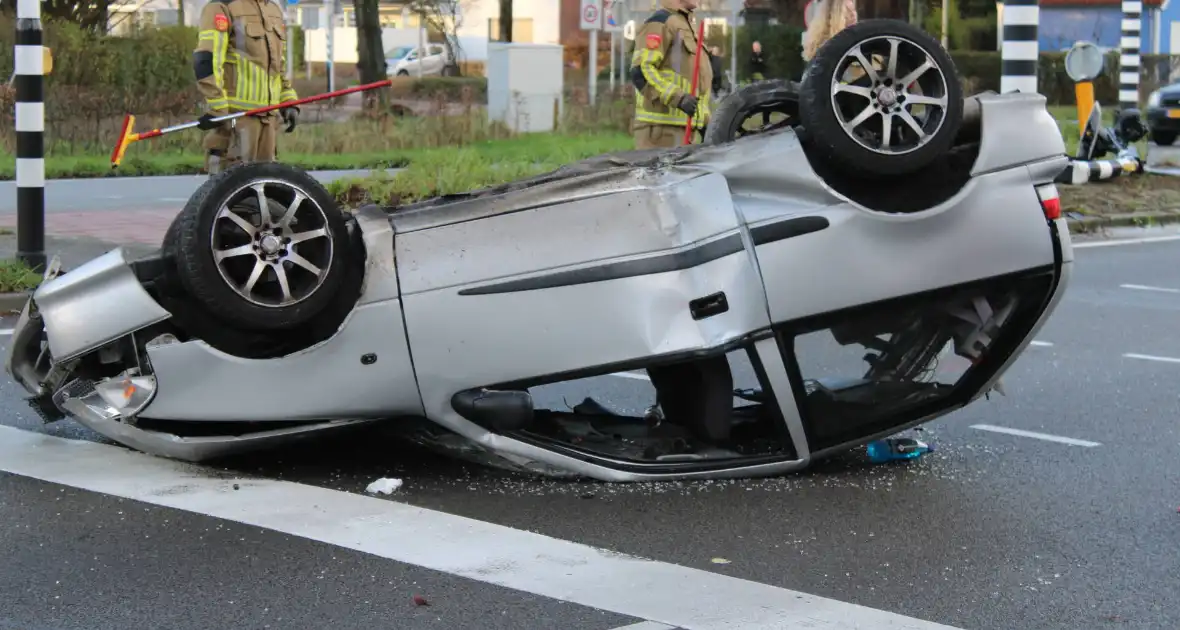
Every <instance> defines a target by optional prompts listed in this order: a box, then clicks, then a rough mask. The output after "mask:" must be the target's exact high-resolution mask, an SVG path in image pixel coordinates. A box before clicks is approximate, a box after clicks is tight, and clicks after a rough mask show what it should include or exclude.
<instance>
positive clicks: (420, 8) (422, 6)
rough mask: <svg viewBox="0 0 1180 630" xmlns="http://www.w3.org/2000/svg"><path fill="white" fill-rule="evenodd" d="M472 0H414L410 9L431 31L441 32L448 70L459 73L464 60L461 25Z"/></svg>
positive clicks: (446, 69) (444, 71)
mask: <svg viewBox="0 0 1180 630" xmlns="http://www.w3.org/2000/svg"><path fill="white" fill-rule="evenodd" d="M470 2H471V0H412V1H411V2H410V10H411V11H413V12H414V13H417V14H418V16H419V17H420V18H421V19H422V23H423V24H424V25H425V26H426V28H427V29H428V30H429V31H433V32H435V33H439V34H440V35H442V37H443V44H444V45H445V46H446V48H447V53H448V58H447V67H446V68H444V69H443V74H447V73H448V72H451V73H454V74H458V70H459V67H460V66H459V63H460V62H461V61H463V48H462V45H461V44H460V42H459V27H460V26H462V24H463V14H464V11H466V10H468V9H469V8H470Z"/></svg>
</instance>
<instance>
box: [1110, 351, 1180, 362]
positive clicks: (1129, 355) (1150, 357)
mask: <svg viewBox="0 0 1180 630" xmlns="http://www.w3.org/2000/svg"><path fill="white" fill-rule="evenodd" d="M1123 356H1124V357H1126V358H1128V359H1142V360H1144V361H1159V362H1160V363H1180V359H1177V358H1174V357H1158V356H1155V355H1152V354H1135V353H1134V352H1128V353H1126V354H1124V355H1123Z"/></svg>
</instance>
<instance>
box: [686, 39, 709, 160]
mask: <svg viewBox="0 0 1180 630" xmlns="http://www.w3.org/2000/svg"><path fill="white" fill-rule="evenodd" d="M697 31H698V32H697V55H696V58H695V59H693V62H692V95H693V96H696V95H697V82H698V81H699V80H700V77H701V46H702V45H703V44H704V43H705V21H704V20H701V27H700V28H699V29H697ZM691 142H692V116H689V117H688V124H686V125H685V126H684V144H690V143H691Z"/></svg>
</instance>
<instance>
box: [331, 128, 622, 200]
mask: <svg viewBox="0 0 1180 630" xmlns="http://www.w3.org/2000/svg"><path fill="white" fill-rule="evenodd" d="M522 140H524V141H523V142H520V143H516V144H512V145H508V146H505V145H503V144H486V145H483V146H481V145H475V146H471V147H463V148H460V149H430V150H425V151H422V152H420V153H418V154H417V155H416V156H415V157H414V159H413V160H411V161H410V163H409V165H408V166H406V168H405V170H403V171H401V172H399V173H397V174H393V175H390V174H388V173H385V172H375V173H372V174H370V175H368V176H366V177H350V178H343V179H337V180H334V181H332V182H330V183H329V184H328V190H329V192H331V193H332V194H333V195H335V196H336V199H337V200H338V201H339V202H340V203H341V205H343V206H344V207H347V208H355V207H357V206H360V205H363V204H365V203H378V204H382V205H391V206H395V205H400V204H406V203H412V202H414V201H418V200H420V199H426V198H430V197H435V196H439V195H450V194H455V193H462V192H468V191H472V190H479V189H481V188H487V187H490V186H497V185H499V184H504V183H508V182H512V181H517V180H521V179H525V178H528V177H532V176H535V175H540V174H542V173H547V172H549V171H552V170H555V169H558V168H560V167H562V166H564V165H566V164H569V163H571V162H577V161H578V160H584V159H586V158H589V157H594V156H596V155H602V154H604V153H612V152H615V151H622V150H627V149H631V148H632V141H631V138H629V137H627V136H622V137H620V136H619V135H618V134H601V135H598V136H585V137H582V138H581V141H580V142H578V143H563V142H561V140H560V138H559V137H556V136H545V135H538V136H529V137H527V138H522Z"/></svg>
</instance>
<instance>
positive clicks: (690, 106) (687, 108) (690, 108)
mask: <svg viewBox="0 0 1180 630" xmlns="http://www.w3.org/2000/svg"><path fill="white" fill-rule="evenodd" d="M677 107H679V108H680V111H682V112H684V113H686V114H688V115H689V116H696V114H697V97H695V96H692V95H690V94H685V95H684V96H683V97H681V98H680V104H679V105H677Z"/></svg>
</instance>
